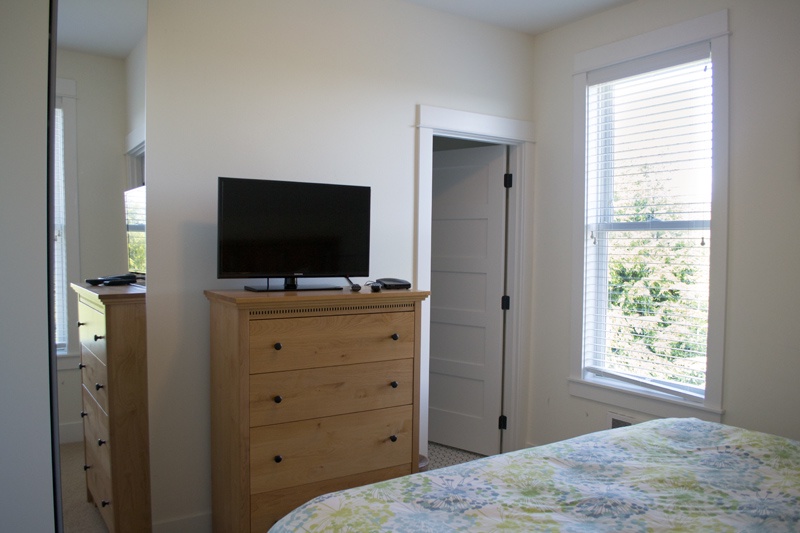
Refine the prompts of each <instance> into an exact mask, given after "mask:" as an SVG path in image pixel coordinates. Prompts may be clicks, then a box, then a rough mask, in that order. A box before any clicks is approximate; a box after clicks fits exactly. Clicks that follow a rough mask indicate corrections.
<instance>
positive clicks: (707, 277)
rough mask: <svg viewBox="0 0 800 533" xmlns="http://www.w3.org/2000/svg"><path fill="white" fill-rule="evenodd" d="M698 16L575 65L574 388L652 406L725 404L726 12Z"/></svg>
mask: <svg viewBox="0 0 800 533" xmlns="http://www.w3.org/2000/svg"><path fill="white" fill-rule="evenodd" d="M695 22H696V23H695V24H687V25H678V27H674V28H669V29H668V30H669V31H668V32H666V33H664V32H663V31H660V32H654V34H650V35H648V36H645V37H646V39H645V41H644V42H646V43H647V46H650V47H651V48H652V47H660V49H659V50H649V52H650V53H646V54H645V55H643V56H641V57H629V56H628V55H627V53H628V52H627V51H626V50H641V47H640V46H638V45H636V43H633V42H630V43H627V44H628V45H629V46H627V47H626V46H623V47H621V48H619V47H618V46H619V44H615V45H612V47H610V48H606V49H600V50H596V51H592V52H590V53H587V54H586V55H583V56H581V57H580V58H578V60H577V61H576V64H583V63H589V68H586V70H584V71H581V72H579V73H578V74H576V82H575V94H576V111H578V113H576V114H578V115H579V116H580V119H581V122H580V125H579V128H578V129H579V134H578V133H576V157H579V158H578V161H577V163H578V164H576V179H577V180H579V185H580V186H579V187H578V189H579V190H581V191H582V195H581V197H580V199H579V200H576V224H577V226H578V228H579V229H580V232H581V235H580V240H579V247H578V246H577V245H576V263H575V264H576V270H577V271H578V272H579V273H580V279H579V280H578V279H577V278H576V283H577V286H579V287H580V289H581V290H580V303H579V305H577V307H576V309H575V310H574V313H575V317H574V320H575V322H574V326H575V337H576V339H575V341H574V342H575V345H574V351H575V354H574V355H573V357H574V358H575V361H574V363H573V371H572V380H571V382H572V384H571V390H572V392H573V393H574V394H577V395H580V396H586V397H590V398H592V399H596V400H599V401H603V402H605V403H611V404H613V405H622V406H624V407H629V408H631V409H636V410H640V411H645V412H651V413H652V414H656V415H660V416H672V415H678V414H694V415H696V414H698V413H692V412H691V411H692V410H693V409H695V410H698V411H700V412H702V413H703V415H704V416H706V417H708V416H713V415H714V414H716V415H719V413H720V412H721V394H720V390H721V378H722V376H721V358H722V343H721V339H722V335H721V327H722V326H723V324H724V320H723V319H724V317H723V316H722V314H723V312H724V280H725V256H726V240H727V237H726V228H725V226H726V218H727V216H726V213H727V206H726V197H727V192H726V191H727V168H726V163H725V161H726V160H727V141H726V138H727V133H726V131H725V130H726V129H727V116H726V107H727V97H726V91H725V90H724V88H723V85H727V53H726V52H727V37H725V36H724V35H725V34H727V13H725V12H723V13H721V14H716V15H712V16H711V17H707V18H706V19H705V20H704V19H700V20H698V21H695ZM721 25H724V27H725V30H724V31H720V30H719V27H720V26H721ZM704 27H708V28H710V31H711V37H709V36H706V37H704V38H701V39H697V40H694V39H696V37H697V36H696V35H690V36H689V37H687V32H688V33H690V34H696V32H697V29H698V28H701V29H702V28H704ZM715 33H721V34H723V36H722V37H716V36H715ZM687 41H688V42H687ZM614 54H617V55H618V57H616V58H612V60H611V61H608V60H607V58H603V56H605V55H612V56H613V55H614ZM620 54H621V55H620ZM587 58H589V60H588V61H587ZM598 60H600V61H598ZM592 61H595V62H597V65H598V66H596V67H594V68H592V65H591V62H592ZM600 65H602V66H600ZM577 125H578V123H577V121H576V126H577ZM576 240H577V239H576ZM720 286H721V287H722V289H721V291H720V290H719V289H718V287H720ZM648 402H649V403H648ZM667 404H668V405H670V407H665V405H667ZM676 405H679V406H681V408H683V409H684V411H682V412H679V411H677V410H676V408H675V407H674V406H676ZM687 409H688V411H689V412H688V413H687V412H686V411H685V410H687Z"/></svg>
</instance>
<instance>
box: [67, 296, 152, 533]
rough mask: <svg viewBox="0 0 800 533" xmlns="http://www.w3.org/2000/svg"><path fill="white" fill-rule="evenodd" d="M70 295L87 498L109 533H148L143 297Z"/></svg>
mask: <svg viewBox="0 0 800 533" xmlns="http://www.w3.org/2000/svg"><path fill="white" fill-rule="evenodd" d="M72 288H73V290H74V291H75V292H76V293H77V294H78V325H79V328H78V332H79V334H80V340H81V363H80V368H81V377H82V391H83V411H82V412H81V416H82V417H83V434H84V451H85V455H86V461H85V466H84V470H85V471H86V486H87V497H88V500H89V501H90V502H94V504H95V505H97V508H98V509H99V510H100V514H101V515H102V517H103V520H104V521H105V523H106V525H107V526H108V530H109V531H111V532H114V533H121V532H125V531H130V532H147V531H150V530H151V514H150V448H149V445H150V440H149V436H148V412H147V328H146V322H145V297H146V292H145V289H144V288H143V287H140V286H137V285H130V286H121V287H102V286H98V287H91V286H88V287H87V286H82V285H76V284H73V285H72Z"/></svg>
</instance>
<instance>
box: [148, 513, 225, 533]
mask: <svg viewBox="0 0 800 533" xmlns="http://www.w3.org/2000/svg"><path fill="white" fill-rule="evenodd" d="M184 531H192V532H193V533H211V511H206V512H203V513H198V514H195V515H191V516H182V517H178V518H170V519H168V520H160V521H154V522H153V533H183V532H184Z"/></svg>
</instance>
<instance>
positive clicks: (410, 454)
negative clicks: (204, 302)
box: [205, 289, 428, 533]
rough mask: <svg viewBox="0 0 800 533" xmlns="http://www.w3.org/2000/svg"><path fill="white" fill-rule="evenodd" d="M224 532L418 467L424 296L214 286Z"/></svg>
mask: <svg viewBox="0 0 800 533" xmlns="http://www.w3.org/2000/svg"><path fill="white" fill-rule="evenodd" d="M205 295H206V297H207V298H208V299H209V301H210V303H211V461H212V507H213V526H214V531H217V532H226V533H228V532H248V533H249V532H251V531H252V532H256V531H257V532H260V533H263V532H265V531H267V530H268V529H269V528H270V527H271V526H272V525H273V524H274V523H275V522H276V521H277V520H278V519H280V518H281V517H282V516H284V515H285V514H286V513H288V512H289V511H291V510H292V509H294V508H295V507H297V506H298V505H300V504H302V503H304V502H306V501H307V500H309V499H311V498H313V497H315V496H318V495H320V494H324V493H326V492H330V491H333V490H339V489H343V488H347V487H352V486H357V485H362V484H365V483H372V482H376V481H381V480H384V479H389V478H392V477H397V476H401V475H406V474H410V473H412V472H416V471H417V470H418V461H419V342H420V341H419V338H420V309H421V302H422V301H423V300H424V299H425V298H426V297H427V296H428V293H427V292H421V291H406V290H402V291H383V292H379V293H372V292H368V291H367V290H366V289H365V290H364V291H363V292H360V293H351V292H350V291H349V290H347V289H345V290H344V291H309V292H285V293H280V292H279V293H253V292H247V291H206V292H205Z"/></svg>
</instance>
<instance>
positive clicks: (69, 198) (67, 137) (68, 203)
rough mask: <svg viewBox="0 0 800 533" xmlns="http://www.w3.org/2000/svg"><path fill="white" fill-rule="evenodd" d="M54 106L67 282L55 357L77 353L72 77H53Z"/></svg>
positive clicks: (74, 93)
mask: <svg viewBox="0 0 800 533" xmlns="http://www.w3.org/2000/svg"><path fill="white" fill-rule="evenodd" d="M56 107H58V108H60V109H62V111H63V113H64V132H63V134H64V202H65V205H64V215H65V231H64V239H65V243H66V256H67V260H66V273H65V274H66V275H65V276H64V277H63V279H64V283H66V284H67V287H66V296H67V316H66V318H65V320H66V326H67V345H66V346H65V347H63V348H61V347H59V349H58V350H57V351H56V356H57V357H60V358H63V357H68V356H78V355H80V342H79V339H78V319H77V316H78V314H77V313H78V298H77V295H76V294H75V291H73V290H71V288H70V287H69V284H70V283H75V282H78V281H79V280H80V240H79V229H78V224H79V220H78V161H77V158H78V155H77V154H78V148H77V85H76V83H75V81H74V80H69V79H64V78H58V79H57V80H56Z"/></svg>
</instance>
